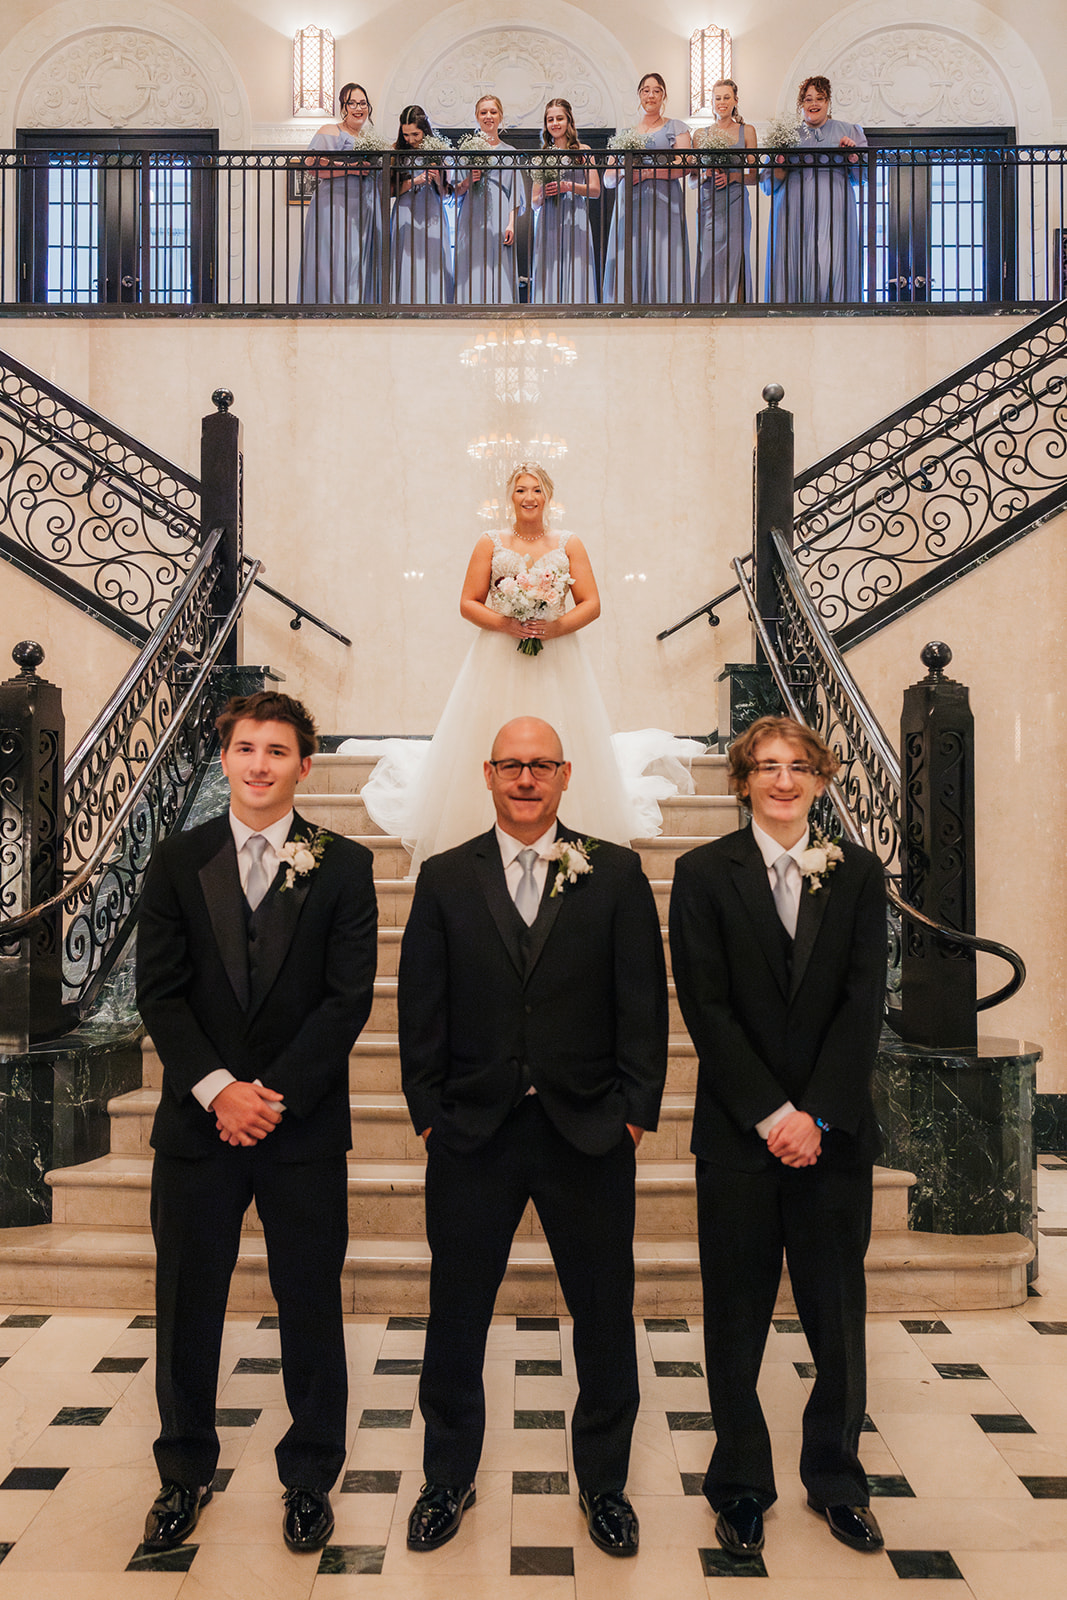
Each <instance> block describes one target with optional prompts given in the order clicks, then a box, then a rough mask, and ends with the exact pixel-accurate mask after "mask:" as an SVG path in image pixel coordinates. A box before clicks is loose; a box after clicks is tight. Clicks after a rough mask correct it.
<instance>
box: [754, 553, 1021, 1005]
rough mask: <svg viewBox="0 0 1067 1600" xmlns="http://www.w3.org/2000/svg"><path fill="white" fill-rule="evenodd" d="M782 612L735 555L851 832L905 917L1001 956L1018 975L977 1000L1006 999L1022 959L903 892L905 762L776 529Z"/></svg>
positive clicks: (765, 638) (786, 692)
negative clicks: (763, 608) (831, 764)
mask: <svg viewBox="0 0 1067 1600" xmlns="http://www.w3.org/2000/svg"><path fill="white" fill-rule="evenodd" d="M772 540H773V545H774V551H775V568H774V576H775V582H776V585H777V589H778V595H779V613H778V617H777V620H776V622H775V623H774V624H772V626H771V627H768V626H767V623H766V620H765V619H764V618H763V617H761V616H760V614H759V608H758V606H757V604H756V598H755V595H754V593H753V590H752V587H751V585H750V583H749V580H748V576H747V574H746V571H745V564H744V562H743V561H742V560H740V559H738V560H736V561H735V562H734V571H735V573H736V575H737V581H738V586H739V588H740V591H741V593H742V595H743V597H744V600H745V604H746V605H747V607H748V612H749V618H750V620H751V622H752V626H753V628H754V630H755V633H756V638H757V640H758V641H759V644H760V646H761V648H762V650H763V651H764V653H765V655H766V659H767V661H768V662H769V664H770V668H771V672H772V674H773V676H774V681H775V683H776V685H777V688H778V691H779V693H780V694H781V696H782V699H783V701H784V703H785V705H786V708H787V710H788V711H789V713H790V715H792V716H794V717H796V718H797V719H798V720H799V721H800V722H804V723H806V724H807V725H808V726H809V727H811V728H814V729H815V730H816V732H818V733H819V734H821V735H822V737H823V738H824V739H825V740H826V742H827V743H828V744H829V745H830V746H831V748H832V749H833V750H834V751H835V753H836V754H837V755H838V757H839V758H840V761H841V767H840V771H839V773H838V776H837V778H836V779H835V780H834V782H833V783H832V784H831V786H830V789H829V798H830V802H831V804H832V806H833V809H834V812H835V814H836V816H837V818H838V821H839V823H840V825H841V828H842V830H843V831H844V833H845V835H846V837H847V838H849V839H851V840H852V841H853V842H854V843H856V844H861V845H864V846H865V847H866V848H867V849H868V850H871V851H873V852H874V854H875V855H877V856H878V858H879V860H880V861H881V862H882V865H883V866H884V868H885V873H886V893H887V895H888V898H889V900H890V903H891V905H892V906H893V907H894V909H895V910H896V912H897V913H898V914H899V915H900V916H901V917H903V918H906V919H909V920H911V921H913V922H917V923H920V924H921V925H922V926H923V927H924V928H927V929H929V930H930V931H931V932H933V933H935V934H937V935H938V936H939V937H940V938H942V939H944V940H947V941H948V942H949V943H950V944H952V945H963V946H966V947H967V948H968V949H973V950H978V951H983V952H985V953H986V954H989V955H995V956H998V957H1000V959H1001V960H1003V961H1006V962H1007V963H1008V965H1009V966H1010V967H1011V969H1012V975H1011V977H1010V978H1009V979H1008V981H1007V983H1005V984H1004V985H1003V986H1002V987H1001V988H1000V989H998V990H996V991H995V993H993V994H989V995H986V996H985V997H984V998H983V999H980V1000H979V1001H978V1009H979V1010H980V1011H983V1010H988V1009H989V1008H990V1007H991V1006H996V1005H1000V1004H1001V1003H1002V1002H1003V1001H1005V1000H1007V999H1009V998H1010V997H1011V996H1012V995H1013V994H1015V993H1016V991H1017V990H1018V989H1019V988H1020V987H1021V985H1022V983H1023V981H1024V980H1025V977H1026V968H1025V965H1024V963H1023V961H1022V958H1021V957H1020V956H1019V955H1018V954H1017V953H1016V952H1015V951H1014V950H1012V949H1010V948H1009V947H1008V946H1007V945H1004V944H1000V943H998V942H997V941H995V940H992V939H985V938H981V937H979V936H977V935H975V934H969V933H964V932H961V931H960V930H959V929H956V928H950V927H948V926H946V925H945V924H942V923H940V922H938V921H936V920H935V919H933V918H931V917H929V916H927V915H926V914H925V913H924V912H922V911H920V910H919V909H918V907H916V906H913V905H911V904H909V903H908V901H907V900H905V899H904V897H903V895H902V894H901V888H900V884H901V872H900V849H901V787H900V762H899V760H898V758H897V755H896V753H895V751H894V750H893V747H892V745H891V744H890V742H889V740H888V739H887V738H886V735H885V733H884V732H883V730H882V728H881V726H880V724H879V722H878V719H877V718H876V717H875V715H874V712H873V711H872V710H871V707H870V705H869V704H868V702H867V700H866V698H865V696H864V695H863V692H862V690H861V689H860V687H859V685H858V684H857V682H856V680H855V679H854V678H853V676H852V674H851V673H850V672H849V670H848V668H847V666H846V665H845V662H844V660H843V659H842V656H841V654H840V652H839V650H838V649H837V647H836V646H835V644H834V641H833V639H832V638H831V636H830V634H829V632H828V631H827V629H826V627H825V626H824V624H823V621H822V619H821V617H820V615H819V611H818V609H817V607H816V605H815V604H814V602H813V600H812V598H811V597H810V595H809V594H808V592H807V590H806V588H805V584H804V579H803V575H802V572H801V569H800V567H799V565H798V563H797V562H796V560H795V559H794V556H793V553H792V552H791V551H790V549H789V545H788V543H787V541H786V540H785V539H784V538H783V537H782V535H781V534H780V533H775V534H774V535H773V536H772Z"/></svg>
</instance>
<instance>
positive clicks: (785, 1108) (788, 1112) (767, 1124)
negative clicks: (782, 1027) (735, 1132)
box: [193, 1074, 796, 1139]
mask: <svg viewBox="0 0 1067 1600" xmlns="http://www.w3.org/2000/svg"><path fill="white" fill-rule="evenodd" d="M216 1076H217V1074H216ZM205 1081H206V1080H205ZM193 1093H194V1094H195V1093H196V1090H195V1089H194V1090H193ZM795 1110H796V1106H795V1105H794V1104H793V1102H792V1100H787V1101H786V1102H785V1104H784V1105H780V1106H779V1107H778V1110H777V1111H772V1112H771V1114H770V1116H769V1117H764V1119H763V1121H762V1122H757V1123H756V1132H757V1133H758V1134H759V1136H760V1138H761V1139H766V1137H767V1135H768V1134H769V1133H770V1131H771V1129H772V1128H773V1127H775V1126H776V1125H777V1124H778V1123H779V1122H784V1121H785V1119H786V1117H791V1116H792V1115H793V1112H794V1111H795Z"/></svg>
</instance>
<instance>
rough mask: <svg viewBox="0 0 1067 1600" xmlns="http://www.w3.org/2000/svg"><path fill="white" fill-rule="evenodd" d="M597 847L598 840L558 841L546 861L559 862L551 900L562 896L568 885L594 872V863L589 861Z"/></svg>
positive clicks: (550, 896)
mask: <svg viewBox="0 0 1067 1600" xmlns="http://www.w3.org/2000/svg"><path fill="white" fill-rule="evenodd" d="M596 847H597V840H596V839H557V840H556V842H555V844H554V845H553V846H552V848H551V850H549V851H548V852H547V855H546V860H548V861H558V862H559V867H558V868H557V870H556V881H555V883H554V884H553V885H552V892H551V894H550V895H549V897H548V898H549V899H550V900H554V899H555V898H556V896H557V895H558V894H562V893H563V891H564V889H565V888H566V887H567V885H568V883H577V882H578V879H579V878H581V877H584V876H585V874H586V873H587V872H592V870H593V863H592V862H591V861H590V859H589V852H590V851H591V850H595V849H596Z"/></svg>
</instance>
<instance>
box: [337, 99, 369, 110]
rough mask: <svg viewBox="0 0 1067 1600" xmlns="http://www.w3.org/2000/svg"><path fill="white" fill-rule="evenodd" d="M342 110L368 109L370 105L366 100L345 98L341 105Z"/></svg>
mask: <svg viewBox="0 0 1067 1600" xmlns="http://www.w3.org/2000/svg"><path fill="white" fill-rule="evenodd" d="M341 110H342V111H369V110H370V106H369V105H368V104H367V102H366V100H346V101H345V103H344V105H343V106H342V107H341Z"/></svg>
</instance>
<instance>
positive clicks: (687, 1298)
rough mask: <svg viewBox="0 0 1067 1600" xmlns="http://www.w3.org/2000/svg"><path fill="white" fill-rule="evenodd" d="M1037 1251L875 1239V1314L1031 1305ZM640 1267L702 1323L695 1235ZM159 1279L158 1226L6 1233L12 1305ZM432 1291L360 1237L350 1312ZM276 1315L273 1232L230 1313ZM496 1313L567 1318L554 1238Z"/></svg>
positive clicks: (65, 1301) (256, 1242) (139, 1287)
mask: <svg viewBox="0 0 1067 1600" xmlns="http://www.w3.org/2000/svg"><path fill="white" fill-rule="evenodd" d="M1032 1254H1033V1247H1032V1246H1031V1245H1030V1244H1029V1242H1028V1241H1027V1240H1025V1239H1023V1238H1022V1237H1021V1236H1020V1235H1019V1234H1005V1235H974V1236H971V1237H966V1238H951V1237H945V1236H943V1235H941V1234H929V1233H926V1234H924V1233H909V1232H907V1231H905V1230H899V1231H888V1232H884V1233H882V1232H879V1233H876V1234H873V1235H872V1238H871V1245H870V1249H869V1250H868V1252H867V1294H868V1309H869V1310H871V1311H883V1312H890V1313H893V1314H894V1315H897V1316H902V1315H911V1316H937V1315H939V1314H940V1313H942V1312H947V1311H961V1310H988V1309H993V1308H999V1307H1004V1306H1014V1305H1021V1304H1023V1302H1024V1301H1025V1300H1026V1264H1027V1262H1028V1261H1029V1259H1030V1257H1031V1256H1032ZM634 1266H635V1295H634V1312H635V1314H636V1315H637V1316H699V1315H700V1312H701V1297H700V1270H699V1263H698V1259H697V1244H696V1240H695V1239H681V1238H655V1237H653V1238H642V1239H638V1240H637V1241H636V1242H635V1245H634ZM154 1282H155V1253H154V1251H153V1248H152V1236H151V1234H150V1232H149V1231H148V1229H147V1228H115V1229H99V1228H85V1227H75V1226H70V1225H65V1224H56V1223H52V1224H44V1225H42V1226H39V1227H33V1228H8V1229H5V1230H4V1231H3V1232H2V1233H0V1299H2V1300H4V1301H6V1302H7V1303H8V1304H15V1305H18V1304H22V1305H32V1306H100V1307H108V1308H117V1309H124V1310H126V1309H128V1310H131V1311H151V1309H152V1305H153V1300H154ZM428 1284H429V1249H428V1247H427V1245H426V1242H425V1239H424V1238H411V1239H393V1238H378V1237H372V1236H367V1237H365V1238H359V1239H353V1240H351V1242H350V1244H349V1247H348V1252H347V1255H346V1259H345V1267H344V1273H343V1278H342V1293H343V1304H344V1309H345V1311H346V1313H348V1314H350V1315H360V1314H362V1315H372V1314H376V1315H382V1314H387V1313H392V1314H394V1315H403V1314H407V1315H411V1316H416V1315H421V1314H424V1313H425V1312H426V1310H427V1305H428ZM273 1308H274V1302H273V1298H272V1296H271V1292H270V1285H269V1283H268V1279H267V1266H266V1253H265V1250H264V1245H263V1239H262V1236H260V1235H257V1234H247V1235H246V1236H245V1238H244V1239H243V1240H242V1243H241V1252H240V1255H239V1257H238V1261H237V1268H236V1271H235V1272H234V1276H233V1284H232V1288H231V1293H230V1309H231V1310H232V1311H260V1312H264V1311H266V1312H269V1311H271V1310H273ZM496 1309H497V1311H498V1313H500V1314H501V1315H511V1316H516V1315H525V1316H566V1314H567V1309H566V1306H565V1304H564V1303H563V1298H562V1295H561V1294H560V1291H559V1286H558V1284H557V1282H556V1276H555V1272H554V1270H553V1268H552V1264H551V1259H550V1257H549V1254H548V1248H547V1246H546V1245H545V1243H544V1241H543V1240H540V1239H535V1238H531V1237H523V1238H516V1240H515V1243H514V1245H513V1246H512V1249H511V1254H510V1257H509V1262H508V1271H507V1275H506V1277H505V1279H504V1282H503V1284H502V1285H501V1289H500V1294H499V1296H498V1298H497V1305H496ZM775 1310H776V1312H777V1313H778V1314H779V1315H789V1314H790V1313H791V1312H793V1311H794V1310H795V1307H794V1305H793V1301H792V1296H791V1294H790V1292H789V1286H788V1281H787V1280H786V1279H785V1278H783V1283H782V1288H781V1290H780V1292H779V1296H778V1303H777V1305H776V1307H775Z"/></svg>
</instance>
